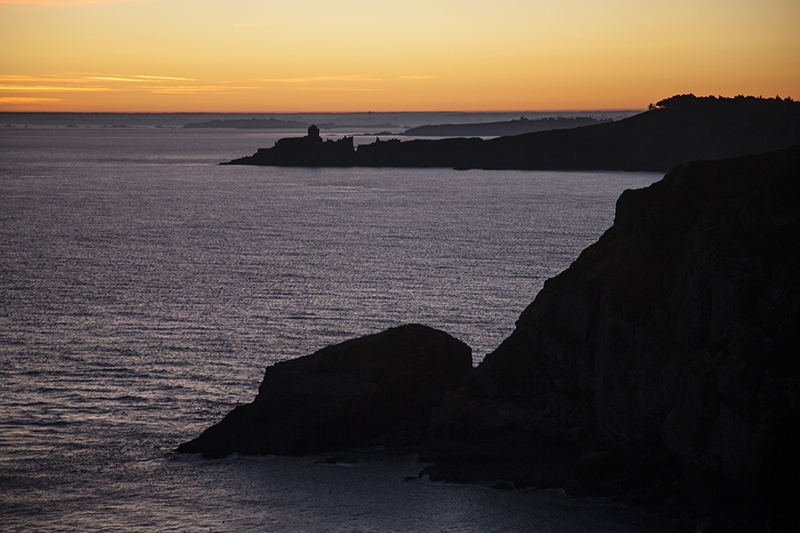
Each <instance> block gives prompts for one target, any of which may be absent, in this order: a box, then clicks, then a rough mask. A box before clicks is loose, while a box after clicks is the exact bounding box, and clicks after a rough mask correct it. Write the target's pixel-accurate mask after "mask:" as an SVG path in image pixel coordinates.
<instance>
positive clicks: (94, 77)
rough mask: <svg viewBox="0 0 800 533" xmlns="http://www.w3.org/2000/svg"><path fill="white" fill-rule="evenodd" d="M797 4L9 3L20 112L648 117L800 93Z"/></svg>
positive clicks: (6, 67) (4, 31) (6, 28)
mask: <svg viewBox="0 0 800 533" xmlns="http://www.w3.org/2000/svg"><path fill="white" fill-rule="evenodd" d="M798 27H800V2H797V1H796V0H761V1H758V2H757V1H755V0H733V1H731V0H728V1H721V0H706V1H703V0H700V1H698V0H670V1H666V0H655V1H652V2H641V1H636V0H606V1H602V0H566V1H564V2H545V1H540V0H527V1H526V0H498V1H496V2H483V1H481V2H478V1H473V0H458V1H456V0H426V1H421V0H403V1H398V2H391V3H389V2H375V1H374V0H370V1H366V0H341V1H338V2H330V1H323V0H294V1H293V2H283V3H280V2H273V1H269V2H264V1H256V0H230V1H226V2H215V1H209V0H129V1H124V0H31V1H21V0H18V1H8V0H0V110H3V111H137V112H138V111H141V112H147V111H150V112H165V111H176V112H177V111H189V112H196V111H206V112H300V111H306V112H315V111H367V110H369V111H440V110H465V111H475V110H567V109H640V108H644V107H646V106H647V104H648V103H650V102H654V101H657V100H660V99H662V98H665V97H668V96H671V95H673V94H679V93H688V92H692V93H695V94H698V95H707V94H713V95H723V96H735V95H737V94H752V95H756V96H758V95H762V96H765V97H766V96H775V95H780V96H782V97H786V96H791V97H793V98H795V99H797V98H800V32H798V31H797V28H798Z"/></svg>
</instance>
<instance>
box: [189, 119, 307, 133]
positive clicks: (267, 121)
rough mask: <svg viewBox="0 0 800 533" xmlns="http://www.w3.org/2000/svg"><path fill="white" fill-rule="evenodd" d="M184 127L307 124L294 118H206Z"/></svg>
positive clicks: (264, 127) (296, 126)
mask: <svg viewBox="0 0 800 533" xmlns="http://www.w3.org/2000/svg"><path fill="white" fill-rule="evenodd" d="M183 127H184V128H234V129H246V130H254V129H259V130H279V129H281V130H282V129H286V130H289V129H305V128H307V127H308V124H306V123H305V122H298V121H295V120H278V119H275V118H267V119H264V118H251V119H249V120H248V119H229V120H208V121H206V122H193V123H189V124H184V125H183Z"/></svg>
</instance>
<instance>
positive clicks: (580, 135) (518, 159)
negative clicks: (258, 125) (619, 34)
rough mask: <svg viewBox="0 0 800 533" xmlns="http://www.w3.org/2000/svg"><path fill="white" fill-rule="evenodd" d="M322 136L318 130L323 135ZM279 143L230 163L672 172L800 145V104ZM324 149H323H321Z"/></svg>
mask: <svg viewBox="0 0 800 533" xmlns="http://www.w3.org/2000/svg"><path fill="white" fill-rule="evenodd" d="M316 136H317V137H318V129H317V134H316ZM303 139H306V140H305V141H300V140H296V141H292V143H286V142H283V140H281V141H279V142H278V143H276V144H275V146H274V147H272V148H262V149H260V150H258V152H256V153H255V154H254V155H252V156H249V157H242V158H239V159H235V160H233V161H230V162H228V163H223V164H230V165H275V166H308V167H325V166H361V167H444V168H456V169H463V170H467V169H492V170H512V169H518V170H631V171H634V170H636V171H667V170H669V169H671V168H672V167H674V166H675V165H677V164H680V163H686V162H689V161H695V160H710V159H722V158H726V157H736V156H740V155H747V154H756V153H762V152H768V151H772V150H779V149H783V148H788V147H789V146H792V145H794V144H798V143H800V103H798V102H795V101H794V100H792V99H790V98H787V99H781V98H777V97H776V98H761V97H753V96H746V97H745V96H737V97H734V98H723V97H714V96H707V97H697V96H694V95H693V94H687V95H677V96H673V97H671V98H667V99H664V100H661V101H659V102H658V103H656V104H653V105H651V106H650V108H649V109H648V110H647V111H645V112H643V113H640V114H638V115H634V116H631V117H628V118H626V119H623V120H619V121H615V122H603V123H600V124H594V125H590V126H583V127H576V128H569V129H555V130H548V131H538V132H533V133H526V134H522V135H514V136H503V137H497V138H495V139H487V140H484V139H481V138H477V137H475V138H447V139H440V140H427V139H416V140H409V141H400V140H399V139H390V140H385V141H381V140H380V139H378V140H376V141H375V142H374V143H372V144H365V145H360V146H358V147H357V149H355V148H351V147H350V146H351V144H352V140H350V141H349V142H345V143H344V144H339V145H337V148H336V149H334V148H333V145H332V144H330V145H329V144H327V143H328V142H333V141H327V142H325V143H322V144H320V143H321V142H322V141H321V139H320V140H319V141H318V140H317V139H316V137H312V135H311V134H309V136H308V137H305V138H303ZM322 147H324V148H322Z"/></svg>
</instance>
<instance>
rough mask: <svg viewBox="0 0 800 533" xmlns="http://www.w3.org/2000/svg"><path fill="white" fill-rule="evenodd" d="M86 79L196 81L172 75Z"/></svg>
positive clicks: (92, 77)
mask: <svg viewBox="0 0 800 533" xmlns="http://www.w3.org/2000/svg"><path fill="white" fill-rule="evenodd" d="M86 79H88V80H99V81H129V82H134V83H146V82H154V81H164V80H174V81H194V80H193V79H191V78H173V77H171V76H88V77H87V78H86Z"/></svg>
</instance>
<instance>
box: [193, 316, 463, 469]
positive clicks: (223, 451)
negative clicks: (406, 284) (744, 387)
mask: <svg viewBox="0 0 800 533" xmlns="http://www.w3.org/2000/svg"><path fill="white" fill-rule="evenodd" d="M470 368H472V350H471V349H470V348H469V347H468V346H467V345H466V344H464V343H463V342H461V341H459V340H457V339H454V338H453V337H451V336H450V335H448V334H446V333H444V332H442V331H438V330H435V329H431V328H429V327H426V326H420V325H406V326H402V327H398V328H392V329H389V330H386V331H384V332H382V333H378V334H375V335H368V336H366V337H361V338H358V339H353V340H349V341H347V342H343V343H341V344H337V345H335V346H328V347H326V348H323V349H321V350H319V351H317V352H315V353H313V354H311V355H307V356H305V357H300V358H298V359H293V360H290V361H284V362H281V363H277V364H275V365H273V366H270V367H268V368H267V369H266V372H265V373H264V380H263V381H262V382H261V386H260V387H259V391H258V395H257V396H256V399H255V400H254V401H253V402H252V403H249V404H247V405H242V406H239V407H237V408H235V409H234V410H233V411H231V412H230V413H229V414H228V415H227V416H226V417H225V418H224V419H223V420H222V421H221V422H219V423H218V424H216V425H215V426H212V427H210V428H209V429H207V430H206V431H204V432H203V433H202V434H201V435H200V436H199V437H197V438H196V439H194V440H192V441H190V442H187V443H184V444H181V445H180V446H179V447H178V449H177V451H178V452H179V453H201V454H203V456H205V457H209V458H212V457H224V456H226V455H230V454H232V453H239V454H242V455H256V454H265V455H266V454H275V455H299V454H304V453H311V452H322V451H328V450H334V449H339V448H347V447H352V446H360V445H365V444H368V443H374V444H384V445H390V446H407V445H416V444H419V442H420V440H421V439H422V437H423V436H424V435H425V434H426V433H427V430H428V424H429V420H430V415H431V410H432V409H433V408H434V407H435V406H437V405H440V404H441V403H442V398H443V396H444V393H445V391H448V390H453V389H455V388H457V387H458V386H459V385H460V384H461V382H462V380H463V378H464V375H465V374H466V373H467V371H468V370H469V369H470Z"/></svg>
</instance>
